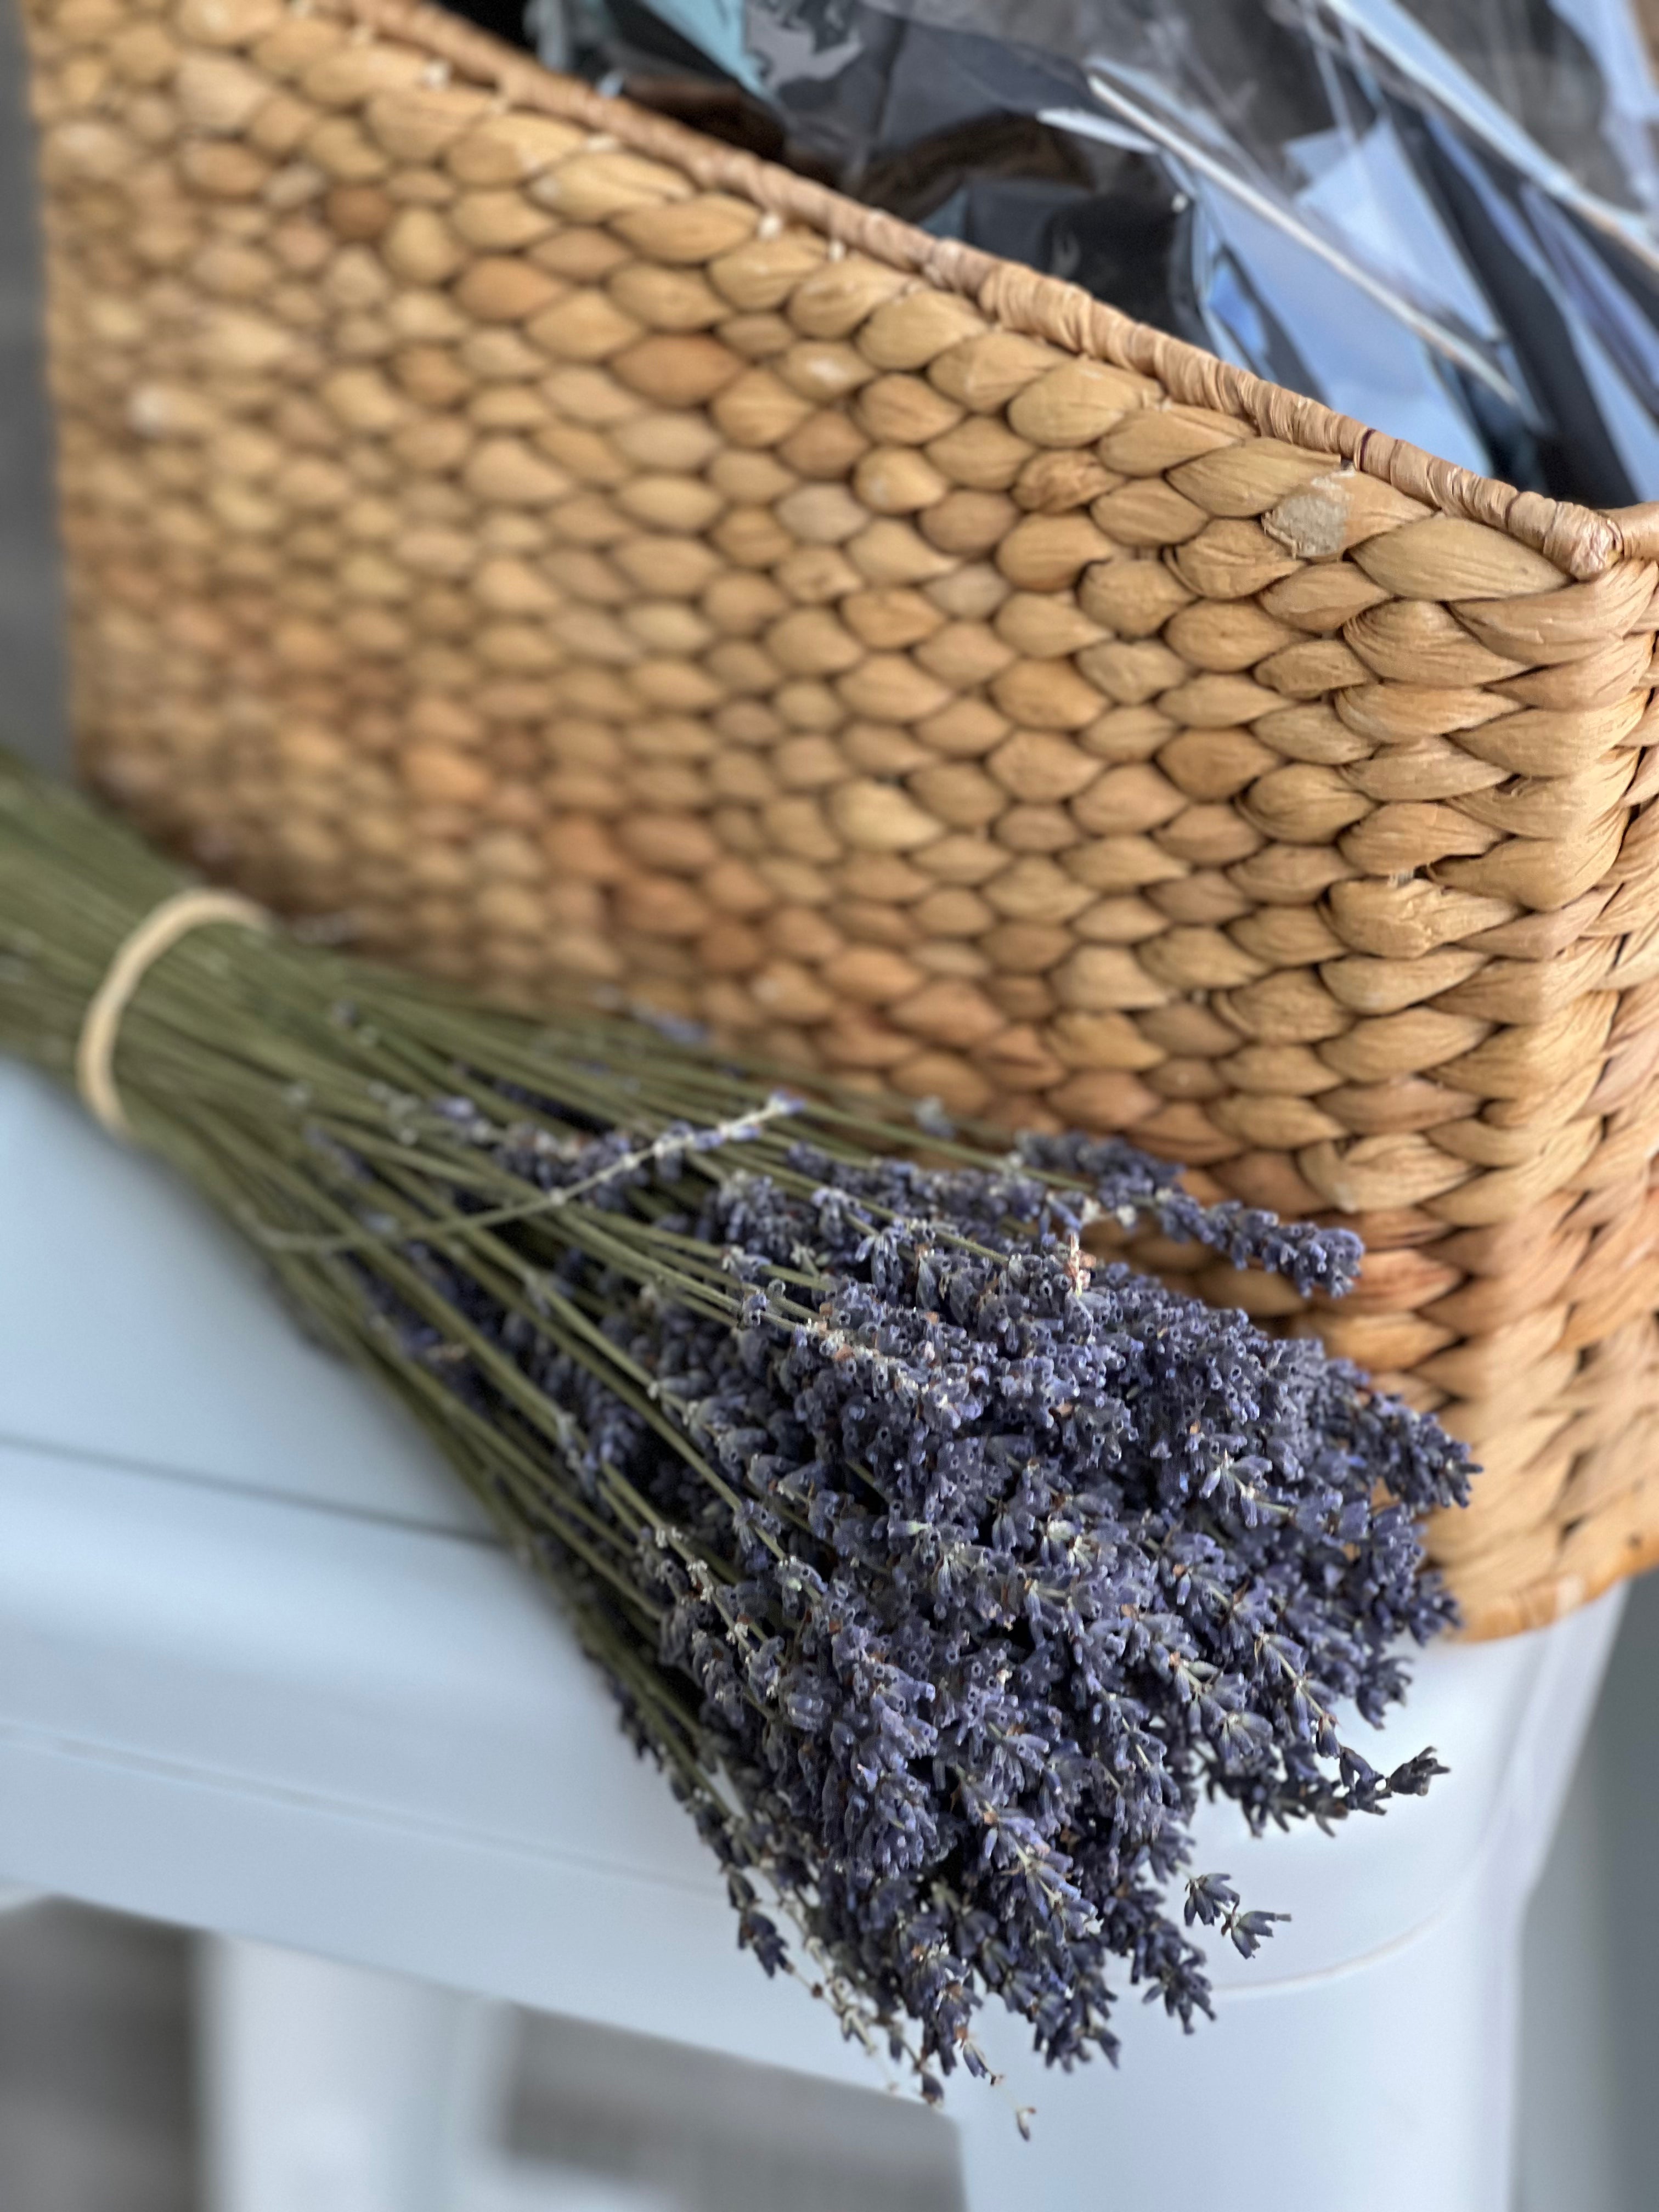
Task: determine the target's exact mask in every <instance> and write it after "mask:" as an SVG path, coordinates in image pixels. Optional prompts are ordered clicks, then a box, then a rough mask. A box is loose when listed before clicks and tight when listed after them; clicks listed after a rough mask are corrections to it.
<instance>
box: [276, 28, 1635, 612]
mask: <svg viewBox="0 0 1659 2212" xmlns="http://www.w3.org/2000/svg"><path fill="white" fill-rule="evenodd" d="M310 4H311V6H312V8H313V9H315V10H317V11H318V12H321V13H325V14H328V15H335V16H339V17H343V18H345V19H347V20H348V21H354V22H356V23H357V24H358V25H360V26H361V27H362V28H364V29H366V30H368V31H369V32H371V33H380V34H382V35H384V36H386V37H389V38H398V39H403V40H407V41H409V42H410V43H411V44H413V45H416V46H422V47H424V48H425V49H426V50H427V51H428V52H429V53H431V54H432V56H433V57H434V58H435V59H436V60H438V61H441V62H443V63H445V64H447V65H448V67H449V68H450V69H451V70H453V71H455V72H456V73H457V74H458V75H459V76H462V77H465V78H467V79H470V80H471V81H472V82H475V83H477V84H480V85H483V86H488V87H489V88H493V89H494V90H495V92H497V93H498V94H500V95H501V97H502V98H504V99H507V100H511V101H513V103H515V104H517V105H520V106H526V107H529V108H532V109H537V110H539V111H540V112H543V113H544V114H547V115H550V116H553V117H556V118H559V119H560V120H562V121H565V122H571V123H576V124H580V125H581V126H582V127H583V128H585V129H587V130H591V131H594V132H596V133H598V134H601V135H605V136H608V137H611V138H612V139H613V140H615V141H617V142H619V143H623V144H625V145H627V146H628V147H629V148H630V149H632V150H634V151H636V152H639V153H641V154H644V155H648V156H651V157H653V158H656V159H659V160H661V161H665V162H668V163H671V164H672V165H673V166H674V167H678V168H680V169H682V170H684V172H685V173H687V174H688V175H690V177H692V178H693V179H695V180H696V182H697V183H698V184H699V185H702V187H703V188H704V189H705V190H708V191H729V192H732V193H734V194H736V195H737V196H738V197H742V198H744V199H747V200H749V201H750V203H751V204H753V205H755V206H757V207H758V208H760V209H761V210H762V211H763V214H768V215H775V216H778V217H779V218H780V219H781V220H783V221H786V222H799V223H803V224H805V225H806V226H807V227H808V228H811V229H813V230H816V231H818V232H820V233H821V234H823V235H825V236H827V237H828V238H829V239H831V240H835V241H837V242H839V243H840V244H841V245H842V246H845V247H848V248H849V249H851V250H854V251H857V252H862V253H865V254H867V255H869V256H870V257H871V258H872V259H875V260H879V261H884V262H885V263H886V264H888V265H889V266H890V267H892V268H897V269H900V270H905V271H907V272H908V274H910V275H911V276H915V278H917V279H918V280H919V281H920V282H921V283H926V284H930V285H932V286H933V287H934V288H935V289H939V290H940V291H948V292H954V293H957V294H959V295H962V296H963V297H965V298H967V299H969V300H970V301H972V302H973V303H974V304H975V306H976V307H980V308H981V310H982V311H983V312H984V313H985V314H986V315H987V318H988V319H990V320H991V321H992V322H994V324H996V325H998V326H1000V328H1003V329H1006V330H1013V331H1018V332H1020V333H1021V334H1023V335H1024V336H1027V337H1036V338H1041V339H1044V340H1046V341H1047V342H1048V343H1050V344H1052V345H1054V346H1056V347H1058V348H1060V349H1062V350H1063V351H1066V352H1068V353H1072V354H1075V355H1078V356H1082V357H1085V358H1090V359H1095V360H1099V361H1103V362H1108V363H1109V364H1110V365H1111V366H1112V367H1114V368H1123V369H1127V370H1130V371H1132V372H1133V374H1137V375H1141V376H1146V377H1151V378H1152V379H1154V380H1156V381H1157V382H1158V383H1160V384H1162V385H1163V386H1164V388H1165V391H1166V392H1168V393H1169V395H1170V398H1173V399H1174V400H1176V402H1177V403H1178V404H1184V405H1188V406H1194V407H1206V408H1209V409H1212V410H1214V411H1215V412H1217V413H1218V414H1225V415H1229V416H1232V417H1233V418H1234V419H1235V420H1236V421H1238V422H1244V423H1247V424H1249V426H1250V428H1253V429H1255V431H1257V432H1258V433H1259V434H1260V435H1262V436H1264V437H1271V438H1276V439H1279V440H1282V441H1284V442H1285V443H1286V444H1289V445H1295V446H1299V447H1302V448H1303V450H1304V451H1308V452H1314V453H1319V452H1325V453H1329V454H1330V455H1331V456H1332V458H1333V459H1334V460H1335V461H1337V462H1339V463H1340V464H1342V465H1345V466H1346V467H1349V468H1352V469H1354V470H1356V471H1358V472H1359V473H1360V474H1362V475H1364V476H1369V477H1375V478H1376V479H1377V480H1378V481H1380V482H1381V483H1386V484H1388V485H1389V486H1390V487H1391V488H1392V489H1394V490H1395V491H1397V492H1400V493H1401V494H1403V495H1405V496H1406V497H1407V498H1410V499H1415V500H1418V501H1421V502H1423V504H1425V506H1427V507H1430V508H1431V509H1432V510H1433V511H1434V512H1436V513H1439V514H1443V515H1449V516H1452V517H1455V518H1457V519H1460V520H1465V521H1469V522H1475V523H1480V524H1481V525H1483V526H1486V527H1487V528H1489V529H1495V530H1498V531H1500V532H1503V533H1504V535H1505V536H1507V537H1509V538H1514V539H1515V540H1516V542H1517V543H1518V544H1522V545H1526V546H1528V547H1530V548H1531V550H1533V551H1534V552H1536V553H1541V554H1542V555H1543V556H1544V557H1545V558H1546V559H1547V560H1548V561H1550V562H1553V564H1554V565H1555V567H1556V568H1559V569H1560V570H1561V571H1562V572H1563V574H1564V575H1565V577H1567V578H1569V579H1571V580H1573V581H1575V582H1581V583H1583V582H1589V581H1591V580H1594V579H1595V578H1596V577H1599V576H1601V575H1604V574H1607V571H1608V570H1609V569H1612V568H1616V567H1617V566H1618V565H1619V564H1620V562H1627V561H1651V560H1656V559H1659V501H1651V502H1649V503H1647V504H1645V505H1642V506H1638V507H1618V508H1612V509H1607V510H1602V509H1598V508H1595V507H1581V506H1579V505H1577V504H1576V503H1575V502H1574V501H1570V500H1557V499H1552V498H1550V497H1549V496H1547V495H1546V494H1544V493H1542V492H1531V491H1521V490H1518V489H1516V486H1515V485H1513V484H1508V483H1502V482H1500V481H1498V480H1497V479H1494V478H1492V477H1483V476H1480V475H1479V474H1478V473H1477V472H1476V471H1474V470H1472V469H1465V468H1461V467H1459V466H1457V465H1455V463H1453V462H1450V461H1445V460H1441V459H1438V458H1437V456H1436V455H1434V454H1432V453H1425V451H1424V450H1423V449H1422V448H1421V447H1418V446H1413V445H1412V444H1410V443H1409V442H1407V441H1406V440H1404V439H1401V438H1394V437H1390V436H1389V435H1387V434H1386V433H1384V432H1383V431H1380V430H1374V429H1371V428H1369V427H1368V426H1367V425H1366V424H1365V423H1364V422H1358V421H1356V420H1355V419H1354V417H1353V416H1348V415H1339V414H1338V413H1337V412H1336V411H1335V410H1334V409H1332V408H1329V407H1327V406H1325V405H1324V404H1322V402H1321V401H1319V400H1316V399H1310V398H1305V397H1304V396H1303V395H1301V394H1299V393H1297V392H1289V391H1287V390H1285V388H1284V386H1280V385H1276V384H1271V383H1269V382H1268V381H1267V380H1266V379H1265V378H1263V377H1259V376H1256V375H1255V374H1252V373H1251V372H1250V371H1249V370H1248V369H1243V368H1236V367H1235V366H1233V364H1232V363H1231V362H1224V361H1222V360H1220V359H1218V357H1217V356H1215V355H1213V354H1211V353H1206V351H1205V350H1204V349H1203V348H1202V347H1200V346H1195V345H1193V344H1191V343H1188V341H1187V340H1185V339H1182V338H1176V337H1170V335H1169V334H1168V333H1167V332H1166V331H1158V330H1154V329H1152V327H1151V326H1150V325H1147V324H1145V323H1138V322H1136V321H1135V320H1134V319H1133V318H1132V317H1130V316H1128V315H1126V314H1124V313H1122V312H1121V310H1120V309H1118V308H1116V307H1111V306H1109V305H1108V304H1107V302H1105V301H1102V300H1097V299H1096V298H1095V297H1094V295H1093V294H1092V293H1090V292H1085V290H1084V289H1082V287H1081V286H1080V285H1077V284H1070V283H1066V282H1065V281H1064V280H1063V279H1062V278H1060V277H1057V276H1042V275H1040V274H1038V273H1037V272H1036V270H1031V269H1028V268H1025V267H1024V266H1023V265H1022V264H1019V263H1018V262H1012V261H1006V260H1003V259H1001V258H1000V257H999V256H997V255H995V254H991V253H987V252H984V251H983V250H982V249H981V247H978V246H965V245H963V244H962V243H961V242H960V241H959V240H955V239H941V238H934V237H933V236H931V235H930V234H928V233H927V232H926V231H923V230H919V229H917V228H915V225H914V224H911V223H908V222H902V221H901V219H900V218H899V217H898V216H892V215H888V214H887V213H885V212H884V210H881V209H878V208H872V207H866V206H863V205H862V204H860V203H859V202H858V201H856V200H852V199H849V198H848V197H846V195H845V194H843V193H841V192H838V191H835V190H834V189H833V188H832V187H830V186H829V185H823V184H819V183H817V182H815V181H814V180H812V179H810V178H806V177H801V176H798V175H797V174H796V173H794V171H793V170H791V169H786V168H784V167H781V165H780V164H778V163H776V162H774V161H763V159H762V158H761V157H760V156H759V155H755V154H750V153H745V152H744V151H742V150H741V149H738V148H737V147H733V146H728V145H726V144H725V143H722V142H721V141H720V140H719V139H714V138H710V137H706V136H705V135H704V134H702V132H699V131H694V130H692V129H691V128H690V127H689V126H688V125H684V124H682V123H678V122H676V121H674V120H672V119H671V118H669V117H666V116H662V115H658V114H655V113H653V112H651V111H650V110H649V109H647V108H642V107H639V106H635V104H634V103H633V102H631V101H629V100H623V99H621V98H620V97H618V96H617V95H616V94H610V93H602V92H599V91H598V90H596V89H595V88H593V87H592V85H589V84H586V83H585V82H582V81H581V80H580V79H579V78H576V77H572V76H564V75H562V74H561V73H560V72H558V71H556V70H550V69H548V68H546V67H545V66H544V64H542V63H541V62H539V61H538V60H537V59H536V58H534V57H533V56H532V55H530V54H527V53H526V52H524V51H523V50H521V49H520V48H519V47H516V46H509V45H508V44H507V42H506V41H505V40H501V39H498V38H496V37H495V35H494V33H491V32H489V31H485V30H483V29H482V28H480V27H478V26H477V25H476V24H473V23H471V22H469V21H466V20H465V19H464V18H463V17H461V16H459V15H455V14H453V13H452V12H451V11H450V10H448V9H445V8H442V7H440V6H436V5H433V4H430V0H310Z"/></svg>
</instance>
